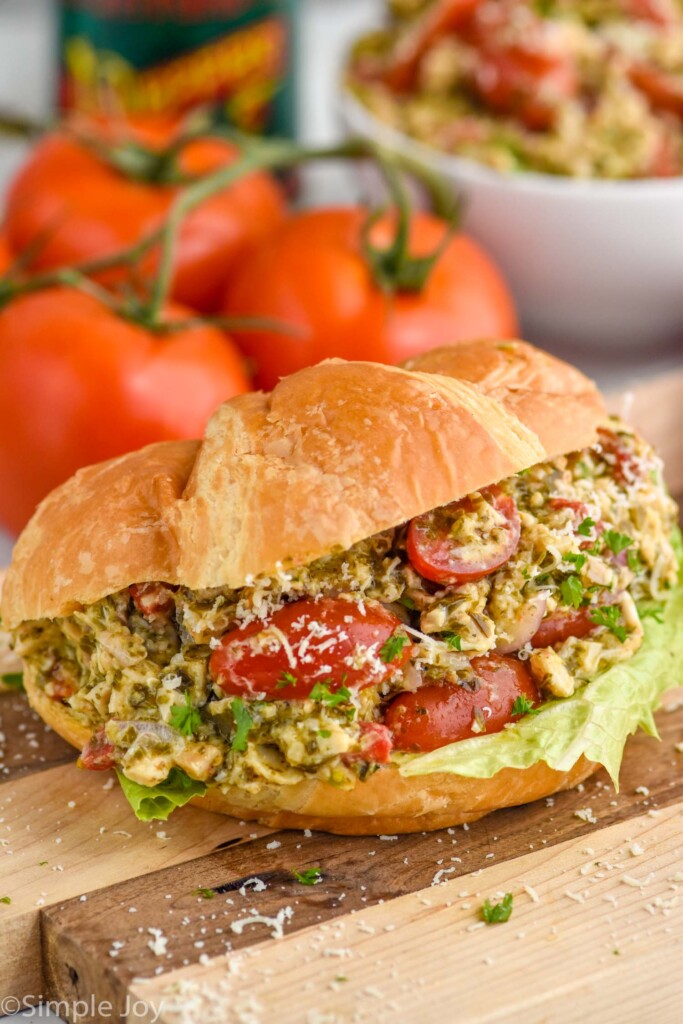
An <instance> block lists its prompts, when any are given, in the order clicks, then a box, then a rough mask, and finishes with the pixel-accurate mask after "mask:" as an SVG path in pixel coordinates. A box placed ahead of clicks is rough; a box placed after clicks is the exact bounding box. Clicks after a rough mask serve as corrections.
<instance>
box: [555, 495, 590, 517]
mask: <svg viewBox="0 0 683 1024" xmlns="http://www.w3.org/2000/svg"><path fill="white" fill-rule="evenodd" d="M549 504H550V507H551V508H556V509H561V508H570V509H571V510H572V512H574V513H575V515H576V516H577V518H580V519H582V520H583V519H585V518H586V516H587V515H588V509H587V508H586V506H585V505H584V503H583V502H582V501H572V500H571V499H570V498H551V499H550V502H549Z"/></svg>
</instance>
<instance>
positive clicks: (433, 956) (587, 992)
mask: <svg viewBox="0 0 683 1024" xmlns="http://www.w3.org/2000/svg"><path fill="white" fill-rule="evenodd" d="M682 827H683V804H681V803H678V804H675V805H673V806H671V807H670V808H667V809H666V810H660V811H659V812H657V813H656V814H655V815H654V816H652V812H650V813H647V814H645V815H641V816H638V817H636V818H632V819H630V820H627V821H621V822H619V823H618V824H616V825H613V826H611V827H609V828H603V829H599V830H597V829H596V830H595V831H594V832H593V833H592V834H591V835H590V836H583V837H580V838H575V839H572V840H569V841H568V842H564V843H561V844H558V845H555V846H552V847H550V846H548V847H544V848H543V849H540V850H536V851H535V852H533V853H527V854H525V855H524V856H522V857H519V858H516V859H514V860H507V861H505V862H503V863H501V864H496V865H494V866H492V867H489V868H487V869H485V870H484V871H482V872H475V873H474V874H467V875H466V876H464V877H462V878H458V879H451V880H447V879H444V881H443V882H442V883H441V884H438V883H437V884H436V885H435V886H431V887H429V888H425V889H422V890H420V891H418V892H415V893H413V894H411V895H406V896H402V897H399V898H397V899H394V900H392V901H391V902H386V903H383V904H376V905H375V906H373V907H371V908H367V909H365V910H364V911H363V912H361V913H356V914H348V915H345V916H344V917H343V918H340V919H338V920H336V921H335V922H333V923H332V924H323V925H318V926H314V927H311V928H307V929H305V930H304V931H300V932H296V933H294V934H291V935H289V936H287V937H286V938H284V939H283V940H282V941H281V942H276V941H271V942H268V943H263V944H261V945H259V946H256V947H254V948H251V949H250V950H248V951H247V953H246V954H245V955H240V954H237V955H235V954H233V955H231V956H223V957H220V958H218V959H215V960H213V961H212V962H211V963H210V964H208V965H206V966H201V965H200V966H198V967H192V968H188V969H185V970H183V971H178V972H174V973H173V974H170V975H168V976H166V977H165V978H163V979H159V980H158V981H155V982H148V983H138V984H135V985H133V989H132V996H133V997H134V998H137V999H145V1000H146V1001H149V1002H150V1003H151V1004H152V1005H151V1008H150V1011H149V1012H148V1015H147V1017H146V1018H145V1019H146V1021H147V1022H148V1024H152V1022H153V1021H160V1022H161V1024H213V1022H219V1021H220V1022H221V1024H232V1022H238V1021H239V1022H242V1024H244V1022H245V1021H249V1022H250V1024H258V1022H263V1024H265V1022H268V1021H272V1020H275V1019H276V1020H277V1021H278V1022H279V1024H301V1022H309V1024H312V1022H320V1024H322V1022H325V1024H341V1022H351V1021H354V1022H356V1021H358V1022H361V1021H368V1022H373V1024H381V1022H385V1021H386V1022H401V1024H402V1022H406V1021H411V1022H412V1024H432V1022H434V1021H448V1022H449V1024H452V1022H457V1024H466V1022H467V1024H470V1022H471V1024H493V1022H501V1024H503V1022H504V1024H547V1022H549V1021H551V1022H552V1024H578V1022H586V1024H598V1022H600V1024H617V1022H618V1024H645V1022H647V1021H656V1022H657V1024H679V1022H680V1020H681V995H682V992H681V968H682V967H683V914H682V913H681V905H680V903H681V894H683V872H681V855H682V853H683V828H682ZM505 893H511V894H512V896H513V909H512V916H511V917H510V919H509V921H507V922H506V923H504V924H495V925H490V926H487V925H485V924H484V923H483V922H482V920H481V916H480V908H481V905H482V901H483V900H484V899H487V898H490V899H492V900H494V901H495V900H497V899H499V898H500V897H501V896H502V895H503V894H505Z"/></svg>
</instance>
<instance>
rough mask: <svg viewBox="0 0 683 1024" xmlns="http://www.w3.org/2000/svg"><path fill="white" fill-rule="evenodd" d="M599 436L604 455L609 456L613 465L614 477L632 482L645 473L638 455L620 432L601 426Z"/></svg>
mask: <svg viewBox="0 0 683 1024" xmlns="http://www.w3.org/2000/svg"><path fill="white" fill-rule="evenodd" d="M598 438H599V440H600V447H601V448H602V452H603V455H605V456H607V461H608V462H609V463H610V465H611V466H613V474H614V478H615V480H616V481H617V482H618V483H620V484H631V483H634V482H635V481H636V480H638V479H639V478H640V477H641V476H642V475H643V474H642V468H641V465H640V462H639V460H638V458H637V456H636V455H635V453H634V452H632V451H630V450H629V448H628V447H627V445H626V444H625V442H624V440H623V438H621V437H620V436H619V434H617V433H615V431H613V430H607V429H606V428H605V427H600V428H599V429H598Z"/></svg>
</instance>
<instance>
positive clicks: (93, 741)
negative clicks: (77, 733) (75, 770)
mask: <svg viewBox="0 0 683 1024" xmlns="http://www.w3.org/2000/svg"><path fill="white" fill-rule="evenodd" d="M114 763H115V762H114V744H113V743H110V742H109V740H108V739H107V737H106V736H105V734H104V726H102V728H100V729H98V730H97V732H94V733H93V734H92V736H91V737H90V739H89V740H88V742H87V743H86V745H85V746H84V747H83V752H82V753H81V756H80V757H79V759H78V767H79V768H88V769H89V770H90V771H93V772H106V771H108V770H109V769H110V768H113V767H114Z"/></svg>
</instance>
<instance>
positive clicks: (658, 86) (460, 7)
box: [348, 0, 683, 179]
mask: <svg viewBox="0 0 683 1024" xmlns="http://www.w3.org/2000/svg"><path fill="white" fill-rule="evenodd" d="M388 9H389V13H390V18H389V23H388V25H387V27H386V28H383V29H381V30H379V31H377V32H374V33H373V34H371V35H369V36H366V37H365V38H363V39H361V40H359V41H358V43H357V44H356V46H355V48H354V51H353V53H352V56H351V60H350V65H349V72H348V82H349V86H350V88H351V89H352V91H353V92H354V94H355V95H356V96H357V98H358V99H359V100H360V101H361V102H362V103H363V104H364V105H365V106H367V107H368V108H369V109H370V110H371V111H372V112H373V113H374V114H375V115H376V116H377V117H379V118H380V119H381V120H382V121H385V122H387V123H388V124H390V125H391V126H393V127H394V128H397V129H399V130H400V131H402V132H404V133H406V134H407V135H410V136H413V137H414V138H416V139H417V140H419V141H420V142H423V143H427V144H428V145H430V146H432V147H434V148H436V149H439V150H443V151H445V152H448V153H454V154H457V155H459V156H465V157H468V158H471V159H473V160H476V161H478V162H480V163H484V164H487V165H489V166H491V167H494V168H496V169H497V170H500V171H504V172H519V171H536V172H541V173H545V174H556V175H564V176H568V177H575V178H609V179H628V178H658V177H677V176H680V175H681V174H682V173H683V3H682V2H681V0H389V3H388Z"/></svg>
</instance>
